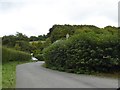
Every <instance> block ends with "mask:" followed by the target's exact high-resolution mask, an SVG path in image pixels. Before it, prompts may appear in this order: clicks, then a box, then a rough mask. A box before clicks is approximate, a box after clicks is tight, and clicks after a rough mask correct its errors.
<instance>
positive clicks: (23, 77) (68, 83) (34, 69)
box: [16, 62, 118, 88]
mask: <svg viewBox="0 0 120 90" xmlns="http://www.w3.org/2000/svg"><path fill="white" fill-rule="evenodd" d="M43 63H44V62H34V63H27V64H22V65H18V66H17V68H16V73H17V74H16V88H117V87H118V80H117V79H110V78H101V77H95V76H89V75H76V74H71V73H65V72H59V71H54V70H50V69H46V68H43V67H42V66H41V65H42V64H43Z"/></svg>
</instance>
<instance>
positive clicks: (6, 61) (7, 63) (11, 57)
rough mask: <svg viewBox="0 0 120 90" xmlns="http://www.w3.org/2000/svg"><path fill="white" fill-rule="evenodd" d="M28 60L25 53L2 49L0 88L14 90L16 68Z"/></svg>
mask: <svg viewBox="0 0 120 90" xmlns="http://www.w3.org/2000/svg"><path fill="white" fill-rule="evenodd" d="M30 60H31V55H30V54H28V53H26V52H22V51H17V50H14V49H10V48H6V47H2V88H15V82H16V66H17V65H18V64H22V63H27V62H30Z"/></svg>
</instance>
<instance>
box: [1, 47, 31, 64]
mask: <svg viewBox="0 0 120 90" xmlns="http://www.w3.org/2000/svg"><path fill="white" fill-rule="evenodd" d="M30 59H31V55H30V54H28V53H25V52H22V51H17V50H13V49H10V48H6V47H2V62H3V63H4V62H10V61H28V60H30Z"/></svg>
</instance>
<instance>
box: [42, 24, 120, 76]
mask: <svg viewBox="0 0 120 90" xmlns="http://www.w3.org/2000/svg"><path fill="white" fill-rule="evenodd" d="M51 30H52V32H51V35H50V37H51V40H52V42H53V43H52V45H50V46H49V47H47V48H45V49H44V51H43V55H44V59H45V62H46V67H47V68H51V69H54V70H59V71H65V72H70V73H77V74H96V75H99V74H101V73H102V74H101V75H105V74H106V76H107V75H110V76H111V74H112V75H113V77H114V75H117V74H115V73H118V72H120V64H119V63H120V53H118V52H119V50H120V42H119V39H120V38H119V36H118V29H117V28H116V27H112V26H107V27H105V28H98V27H95V26H86V25H85V26H69V25H61V26H60V25H58V26H54V27H53V28H52V29H51ZM71 30H72V31H71ZM63 31H64V32H65V31H66V33H63ZM67 33H69V35H70V37H69V38H68V39H66V38H65V36H66V34H67ZM53 37H54V38H53ZM115 77H117V76H115Z"/></svg>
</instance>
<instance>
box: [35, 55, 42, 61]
mask: <svg viewBox="0 0 120 90" xmlns="http://www.w3.org/2000/svg"><path fill="white" fill-rule="evenodd" d="M34 57H35V58H37V59H38V60H39V61H44V58H43V54H37V55H35V56H34Z"/></svg>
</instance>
